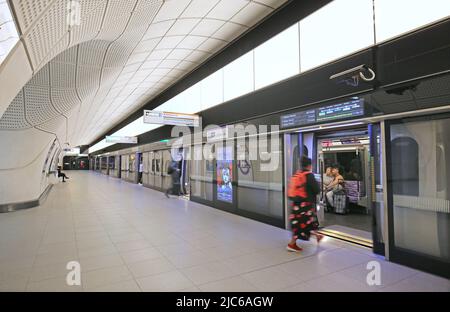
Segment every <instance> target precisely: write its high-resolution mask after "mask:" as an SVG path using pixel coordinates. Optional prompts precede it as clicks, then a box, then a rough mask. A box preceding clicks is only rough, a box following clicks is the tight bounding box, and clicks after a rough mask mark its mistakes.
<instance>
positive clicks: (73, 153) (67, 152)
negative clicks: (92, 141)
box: [63, 147, 80, 156]
mask: <svg viewBox="0 0 450 312" xmlns="http://www.w3.org/2000/svg"><path fill="white" fill-rule="evenodd" d="M63 151H64V153H65V155H66V156H77V155H79V154H80V148H79V147H74V148H70V147H67V148H64V149H63Z"/></svg>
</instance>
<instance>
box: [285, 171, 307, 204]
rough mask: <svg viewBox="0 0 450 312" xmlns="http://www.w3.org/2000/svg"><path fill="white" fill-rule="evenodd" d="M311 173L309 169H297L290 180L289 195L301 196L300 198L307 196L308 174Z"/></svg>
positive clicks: (292, 196) (290, 196)
mask: <svg viewBox="0 0 450 312" xmlns="http://www.w3.org/2000/svg"><path fill="white" fill-rule="evenodd" d="M308 174H309V171H297V172H296V173H295V174H294V175H293V176H292V177H291V180H290V182H289V188H288V197H289V198H294V197H300V198H307V197H308V193H307V191H306V183H307V178H306V177H307V175H308Z"/></svg>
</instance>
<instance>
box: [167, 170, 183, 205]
mask: <svg viewBox="0 0 450 312" xmlns="http://www.w3.org/2000/svg"><path fill="white" fill-rule="evenodd" d="M180 171H181V170H180V168H178V162H177V161H172V162H171V163H170V165H169V168H168V169H167V173H168V174H170V176H171V177H172V187H170V188H168V189H167V190H166V193H165V194H166V197H167V198H169V193H171V194H172V195H177V196H180V187H181V185H180Z"/></svg>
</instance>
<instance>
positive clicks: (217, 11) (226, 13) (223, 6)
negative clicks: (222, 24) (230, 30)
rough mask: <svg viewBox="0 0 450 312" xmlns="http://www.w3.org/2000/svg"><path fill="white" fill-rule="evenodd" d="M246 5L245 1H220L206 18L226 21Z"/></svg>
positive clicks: (247, 2)
mask: <svg viewBox="0 0 450 312" xmlns="http://www.w3.org/2000/svg"><path fill="white" fill-rule="evenodd" d="M248 4H249V1H247V0H221V1H220V2H219V4H217V5H216V6H215V7H214V9H212V10H211V12H209V14H208V15H207V17H209V18H216V19H220V20H223V21H228V20H229V19H231V18H232V17H233V16H234V15H235V14H237V13H238V12H239V11H240V10H242V9H243V8H244V7H245V6H246V5H248Z"/></svg>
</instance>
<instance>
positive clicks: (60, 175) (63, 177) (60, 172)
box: [58, 166, 69, 182]
mask: <svg viewBox="0 0 450 312" xmlns="http://www.w3.org/2000/svg"><path fill="white" fill-rule="evenodd" d="M61 177H62V181H63V182H66V180H65V179H68V178H69V177H68V176H66V174H65V173H64V172H62V171H61V166H58V178H61Z"/></svg>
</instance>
